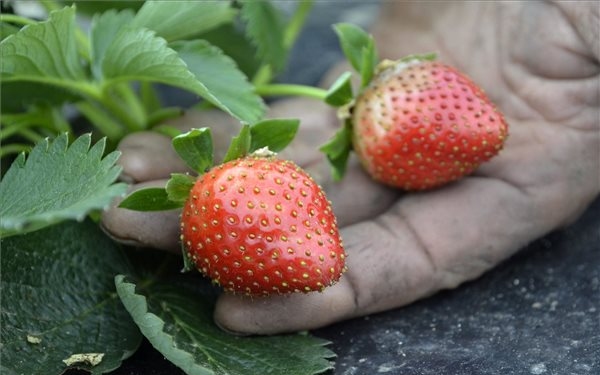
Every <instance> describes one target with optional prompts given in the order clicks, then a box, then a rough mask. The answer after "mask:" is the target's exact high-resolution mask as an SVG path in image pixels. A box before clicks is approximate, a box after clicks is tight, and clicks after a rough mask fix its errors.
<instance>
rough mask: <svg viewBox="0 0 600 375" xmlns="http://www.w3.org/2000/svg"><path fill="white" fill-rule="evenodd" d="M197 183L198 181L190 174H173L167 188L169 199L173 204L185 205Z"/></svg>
mask: <svg viewBox="0 0 600 375" xmlns="http://www.w3.org/2000/svg"><path fill="white" fill-rule="evenodd" d="M195 182H196V179H195V178H194V177H192V176H190V175H189V174H182V173H173V174H172V175H171V178H170V179H169V181H167V186H166V188H165V190H166V191H167V197H168V198H169V200H170V201H172V202H178V203H185V201H186V200H187V199H188V197H189V196H190V190H192V188H193V187H194V183H195Z"/></svg>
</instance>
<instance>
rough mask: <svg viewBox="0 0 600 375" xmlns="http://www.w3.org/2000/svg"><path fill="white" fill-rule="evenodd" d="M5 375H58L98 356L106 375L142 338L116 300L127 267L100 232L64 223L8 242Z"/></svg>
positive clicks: (1, 260) (2, 338) (1, 338)
mask: <svg viewBox="0 0 600 375" xmlns="http://www.w3.org/2000/svg"><path fill="white" fill-rule="evenodd" d="M1 247H2V257H0V265H1V268H2V275H1V277H2V281H1V286H2V308H1V309H0V314H1V319H2V325H1V328H0V329H1V331H0V332H1V335H0V342H1V344H0V346H1V347H2V363H1V364H0V373H2V374H6V375H10V374H28V375H59V374H62V373H63V372H64V371H65V370H66V369H67V366H66V364H65V363H64V362H63V360H65V359H68V358H70V357H72V355H74V354H86V353H101V354H103V356H102V357H101V358H102V360H101V361H100V362H99V363H98V364H97V365H96V366H93V367H92V366H90V365H89V364H85V363H79V364H76V365H74V366H75V367H78V368H81V369H86V370H88V371H91V372H92V374H102V373H106V372H109V371H112V370H114V369H116V368H117V367H119V366H120V364H121V361H122V360H124V359H125V358H127V357H129V356H130V355H131V354H132V353H133V352H134V351H135V350H136V349H137V347H138V346H139V343H140V342H141V334H140V332H139V330H138V328H137V326H136V325H135V324H134V322H133V321H132V320H131V318H130V316H129V314H128V313H127V311H126V310H125V309H124V308H123V306H122V304H121V301H120V300H119V298H118V296H117V294H116V293H115V285H114V275H115V274H119V273H121V274H122V273H130V272H131V268H130V267H129V263H128V260H127V259H126V258H125V257H124V255H123V254H122V252H121V251H120V250H119V248H118V246H116V245H115V244H114V242H113V241H111V240H110V239H109V238H108V237H106V235H104V233H102V231H101V230H100V229H99V228H98V225H97V224H95V223H93V222H91V221H85V222H83V223H74V222H67V223H63V224H60V225H56V226H52V227H49V228H46V229H43V230H40V231H38V232H34V233H28V234H25V235H22V236H15V237H10V238H5V239H3V240H2V241H1Z"/></svg>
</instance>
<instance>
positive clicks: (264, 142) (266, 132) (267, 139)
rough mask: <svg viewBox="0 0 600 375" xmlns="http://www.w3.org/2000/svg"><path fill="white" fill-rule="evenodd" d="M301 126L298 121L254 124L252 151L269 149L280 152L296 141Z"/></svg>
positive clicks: (272, 120)
mask: <svg viewBox="0 0 600 375" xmlns="http://www.w3.org/2000/svg"><path fill="white" fill-rule="evenodd" d="M299 126H300V120H297V119H270V120H263V121H260V122H257V123H256V124H253V125H252V126H251V127H250V135H251V137H250V138H251V141H250V149H249V151H250V152H252V151H256V150H258V149H259V148H263V147H268V148H269V150H271V151H273V152H279V151H281V150H283V149H284V148H286V147H287V145H288V144H290V142H291V141H292V140H293V139H294V137H295V136H296V133H297V132H298V127H299Z"/></svg>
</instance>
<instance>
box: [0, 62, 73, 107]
mask: <svg viewBox="0 0 600 375" xmlns="http://www.w3.org/2000/svg"><path fill="white" fill-rule="evenodd" d="M0 65H1V64H0ZM0 92H2V93H5V95H1V96H0V103H1V108H0V113H2V114H4V113H17V112H24V111H26V110H27V109H28V108H29V106H31V105H34V104H39V103H45V104H49V105H55V106H60V105H62V104H64V103H66V102H73V101H76V100H80V99H81V97H80V96H78V95H76V94H75V93H73V92H71V91H68V90H66V89H64V88H62V87H56V86H52V85H47V84H42V83H37V82H25V81H9V82H5V81H2V82H0ZM6 93H10V95H6Z"/></svg>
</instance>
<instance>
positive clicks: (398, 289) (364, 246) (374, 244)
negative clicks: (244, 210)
mask: <svg viewBox="0 0 600 375" xmlns="http://www.w3.org/2000/svg"><path fill="white" fill-rule="evenodd" d="M519 194H520V193H519V192H518V190H515V189H513V188H510V187H507V186H505V185H503V184H502V183H500V182H486V181H485V180H482V179H477V178H471V179H468V180H463V181H462V182H461V183H459V184H455V185H453V186H452V187H448V188H445V189H441V190H439V191H436V192H430V193H425V194H418V195H412V196H409V197H406V198H405V199H402V200H401V201H399V202H398V203H397V204H396V205H395V206H394V207H392V209H390V210H389V211H388V212H386V213H385V214H383V215H381V216H380V217H379V218H378V219H377V220H374V221H367V222H363V223H359V224H356V225H353V226H350V227H346V228H345V229H343V230H342V233H341V234H342V238H343V239H344V243H345V246H346V250H347V253H348V257H347V265H348V269H349V271H348V272H347V273H346V274H345V275H344V276H343V277H342V281H341V282H340V283H339V284H337V285H335V286H333V287H331V288H327V289H325V291H323V292H322V293H313V294H308V295H295V296H289V297H285V296H283V297H275V298H262V299H254V300H251V299H248V298H246V297H240V296H231V295H227V296H223V297H222V298H221V299H220V300H219V301H218V303H217V308H216V311H215V320H216V321H217V322H218V323H219V324H220V325H221V326H223V327H224V328H225V329H228V330H230V331H236V332H245V333H255V334H272V333H277V332H285V331H294V330H302V329H314V328H317V327H320V326H323V325H326V324H329V323H331V322H334V321H338V320H342V319H347V318H350V317H355V316H360V315H365V314H369V313H374V312H378V311H383V310H387V309H390V308H394V307H398V306H402V305H405V304H408V303H410V302H412V301H415V300H416V299H419V298H422V297H424V296H427V295H430V294H432V293H434V292H435V291H437V290H440V289H443V288H450V287H454V286H456V285H458V284H459V283H460V282H462V281H465V280H468V279H470V278H473V277H476V276H478V275H479V274H480V273H481V272H483V271H484V270H485V269H488V268H489V267H491V266H492V265H493V264H496V263H497V262H498V261H500V260H501V259H504V258H505V257H507V256H508V255H509V254H510V253H511V252H512V251H514V250H515V249H517V248H518V246H520V245H522V244H523V243H525V242H526V241H527V240H528V239H529V238H531V234H530V233H532V231H531V229H532V228H529V227H527V228H523V227H522V226H515V225H512V224H513V223H512V220H514V219H524V218H523V217H521V218H519V217H515V215H516V214H517V213H519V212H520V215H523V216H527V215H526V212H524V211H519V207H523V206H521V205H519V204H517V203H516V202H523V201H524V198H523V197H521V196H520V195H519ZM510 202H515V203H510ZM523 203H524V202H523ZM507 206H508V207H507ZM525 207H526V206H525ZM525 211H527V210H525ZM458 212H460V219H459V216H458V215H457V213H458ZM491 218H493V220H491ZM526 218H527V219H529V217H526ZM482 222H489V225H484V226H482V225H481V223H482ZM525 227H526V225H525ZM513 231H516V233H513Z"/></svg>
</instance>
